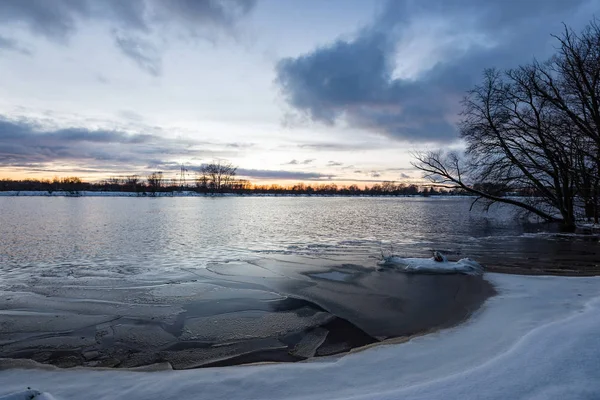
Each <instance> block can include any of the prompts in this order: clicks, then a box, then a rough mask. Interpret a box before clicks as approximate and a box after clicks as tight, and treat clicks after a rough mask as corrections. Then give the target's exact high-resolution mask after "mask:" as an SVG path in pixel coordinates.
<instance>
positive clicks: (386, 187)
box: [0, 171, 469, 196]
mask: <svg viewBox="0 0 600 400" xmlns="http://www.w3.org/2000/svg"><path fill="white" fill-rule="evenodd" d="M0 191H17V192H26V191H41V192H48V193H53V192H66V193H70V194H74V195H75V194H78V193H80V192H82V191H90V192H128V193H131V192H133V193H137V194H138V195H140V196H144V195H147V196H153V195H156V193H175V192H181V191H186V192H196V193H207V194H210V193H237V194H253V193H256V194H275V195H286V194H291V195H337V196H416V195H419V196H438V195H469V193H468V192H466V191H464V190H461V189H452V188H435V187H427V186H424V187H423V186H417V185H414V184H410V185H407V184H404V183H396V182H391V181H390V182H382V183H376V184H373V185H371V186H369V185H367V186H365V187H364V188H361V187H359V186H358V185H349V186H346V185H337V184H335V183H322V184H314V185H311V184H305V183H297V184H293V185H288V186H283V185H278V184H272V185H253V184H252V183H251V182H249V181H247V180H244V179H231V178H230V179H229V180H228V182H227V184H223V183H221V186H217V185H213V184H212V183H211V182H208V183H206V182H205V181H204V180H199V181H197V182H195V183H193V184H189V185H187V186H184V187H182V186H181V185H180V182H179V180H178V179H166V178H164V174H163V173H162V172H161V171H157V172H153V173H152V174H150V175H148V177H147V178H146V179H145V180H144V179H142V178H141V177H139V176H137V175H132V176H129V177H125V178H119V177H113V178H109V179H106V180H103V181H101V182H84V181H82V180H81V179H79V178H77V177H68V178H59V179H52V180H45V179H42V180H35V179H26V180H11V179H1V180H0Z"/></svg>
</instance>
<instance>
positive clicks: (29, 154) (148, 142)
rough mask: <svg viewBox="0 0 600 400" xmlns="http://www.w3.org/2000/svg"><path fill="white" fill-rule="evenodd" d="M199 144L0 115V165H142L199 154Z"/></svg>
mask: <svg viewBox="0 0 600 400" xmlns="http://www.w3.org/2000/svg"><path fill="white" fill-rule="evenodd" d="M200 148H201V149H206V143H200V142H196V141H191V140H185V139H166V138H162V137H159V136H156V135H152V134H139V133H138V134H130V133H127V132H122V131H118V130H105V129H95V130H94V129H86V128H67V129H44V128H42V127H41V126H40V125H39V124H37V123H36V122H35V121H29V120H19V121H15V120H8V119H5V118H2V117H0V166H11V167H20V168H26V167H28V166H30V167H32V168H40V167H41V166H43V165H49V164H52V163H67V164H73V163H76V164H79V165H80V166H89V165H92V164H96V165H99V166H100V165H101V166H102V168H104V169H105V170H108V169H111V168H118V167H129V166H140V167H144V166H146V165H148V164H152V163H153V162H154V160H157V159H163V158H164V157H165V156H173V157H180V156H200V155H203V153H202V150H199V149H200ZM214 153H215V152H214V151H213V152H211V154H214ZM82 164H83V165H82Z"/></svg>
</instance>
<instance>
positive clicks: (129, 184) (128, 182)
mask: <svg viewBox="0 0 600 400" xmlns="http://www.w3.org/2000/svg"><path fill="white" fill-rule="evenodd" d="M141 185H142V181H141V179H140V177H139V175H129V176H127V177H125V186H126V188H127V190H130V191H132V192H137V191H139V189H140V187H141Z"/></svg>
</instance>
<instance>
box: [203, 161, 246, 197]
mask: <svg viewBox="0 0 600 400" xmlns="http://www.w3.org/2000/svg"><path fill="white" fill-rule="evenodd" d="M236 171H237V167H234V166H233V164H231V163H230V162H227V161H222V160H217V161H213V162H212V163H210V164H204V165H202V167H201V168H200V174H201V175H200V177H201V179H202V181H200V182H201V184H206V186H207V187H208V188H209V189H212V190H215V191H222V190H224V189H228V188H230V186H231V183H232V181H233V179H234V178H235V175H236Z"/></svg>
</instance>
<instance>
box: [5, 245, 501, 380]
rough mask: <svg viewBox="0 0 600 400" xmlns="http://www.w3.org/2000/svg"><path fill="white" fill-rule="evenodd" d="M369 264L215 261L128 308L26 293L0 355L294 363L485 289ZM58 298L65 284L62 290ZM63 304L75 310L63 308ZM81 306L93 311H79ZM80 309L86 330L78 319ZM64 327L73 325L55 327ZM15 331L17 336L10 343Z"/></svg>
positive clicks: (371, 338) (383, 332)
mask: <svg viewBox="0 0 600 400" xmlns="http://www.w3.org/2000/svg"><path fill="white" fill-rule="evenodd" d="M375 262H376V260H375V259H367V260H364V261H363V263H349V262H347V261H346V260H345V258H344V257H342V258H339V259H337V258H336V257H329V258H328V259H327V260H320V259H318V258H314V257H308V258H307V257H299V256H277V257H276V258H264V259H253V260H252V262H251V263H247V264H244V263H243V262H235V263H225V264H223V268H224V269H226V270H227V275H226V277H225V278H224V276H225V275H223V274H219V268H220V266H219V265H217V264H214V265H213V266H212V267H211V269H212V270H211V271H209V270H202V271H200V272H198V273H194V274H192V275H193V276H194V278H193V279H191V280H189V281H185V280H182V279H178V280H177V282H176V283H169V284H160V285H156V286H154V287H152V286H151V287H149V288H144V289H131V291H130V292H127V295H128V296H129V297H130V298H131V299H132V301H135V302H134V303H133V304H129V303H125V302H123V301H125V300H127V297H123V296H121V295H122V292H118V294H119V295H120V296H121V297H120V301H121V302H118V303H117V302H113V301H107V300H106V299H108V298H110V295H109V294H107V293H104V292H99V291H93V292H89V294H91V295H94V294H98V295H101V298H102V299H103V300H102V301H93V300H94V299H88V298H86V299H85V302H84V303H81V302H80V301H78V299H69V298H67V299H65V300H64V301H62V300H61V299H60V298H51V299H52V300H51V301H41V298H40V299H39V300H38V297H33V298H31V299H28V300H22V301H20V302H16V303H15V307H18V305H19V304H22V305H26V306H27V308H28V310H29V311H27V312H25V311H20V310H19V309H18V308H17V309H13V311H11V313H16V314H17V315H19V318H18V319H16V320H15V321H16V323H15V321H13V323H12V324H11V325H6V324H5V326H6V327H9V328H10V329H9V331H7V332H6V336H5V340H6V341H5V342H3V343H4V344H3V345H2V346H0V356H2V357H9V358H31V359H35V360H38V361H40V362H44V363H49V364H54V365H58V366H61V367H70V366H74V365H83V366H89V367H107V366H108V367H117V368H120V367H122V368H125V367H127V368H129V367H137V366H141V365H147V364H152V363H158V362H165V361H166V362H170V363H171V364H172V365H173V367H174V368H176V369H185V368H199V367H207V366H219V365H233V364H242V363H254V362H272V361H298V360H303V359H306V358H310V357H313V356H317V357H318V356H327V355H332V354H340V353H344V352H347V351H349V350H351V349H353V348H357V347H363V346H365V345H369V344H373V343H376V342H378V341H380V340H384V339H387V338H393V337H401V336H412V335H415V334H419V333H422V332H427V331H430V330H432V329H438V328H441V327H444V326H449V325H452V324H455V323H457V322H459V321H461V320H462V319H464V318H466V317H468V315H469V314H470V313H471V312H472V311H473V310H475V309H476V308H477V307H479V306H480V305H481V304H482V302H483V301H484V300H485V299H486V298H487V297H488V296H490V295H491V294H492V290H491V287H490V286H489V284H488V283H487V282H486V281H485V280H484V279H482V278H481V277H471V276H462V275H450V276H436V275H407V274H403V273H400V272H397V271H392V270H383V271H382V270H378V269H377V268H376V265H375ZM262 271H276V272H277V273H276V274H275V273H266V274H264V273H263V272H262ZM244 272H247V274H244ZM340 278H341V279H340ZM136 290H137V292H136ZM65 293H69V289H68V287H63V288H62V289H61V295H64V294H65ZM72 293H76V294H78V295H84V294H85V292H84V291H81V290H79V289H78V291H76V292H72ZM136 293H139V297H138V296H136ZM140 299H143V301H141V300H140ZM65 304H66V305H70V304H77V307H76V308H74V309H73V310H74V311H73V312H72V313H70V312H69V311H68V310H70V308H69V307H68V306H65ZM88 304H89V305H93V307H90V308H87V309H86V307H85V305H88ZM115 305H116V306H115ZM36 307H37V310H36ZM55 308H57V309H59V310H61V311H60V312H61V321H62V322H63V323H62V324H56V323H55V324H48V325H47V327H46V329H47V331H43V330H42V331H37V332H31V331H30V330H31V327H33V326H36V325H35V324H34V323H33V322H34V321H35V318H36V315H38V313H47V314H48V315H52V314H51V313H52V312H53V310H54V309H55ZM153 310H156V311H157V312H158V313H157V314H156V315H153ZM32 311H35V312H32ZM19 313H22V315H20V314H19ZM86 313H87V314H89V315H87V316H86V317H85V318H84V319H85V320H86V321H89V322H90V323H85V324H84V323H82V322H79V323H75V322H76V321H78V318H81V315H86ZM96 313H98V314H99V315H98V316H97V317H96V316H95V315H96ZM111 313H112V314H111ZM117 313H118V314H117ZM44 315H46V314H44ZM5 318H9V317H8V316H5ZM46 320H48V321H50V322H53V318H49V317H48V318H46ZM1 321H2V315H1V314H0V323H1ZM94 321H97V323H96V324H94V323H93V322H94ZM63 324H66V325H69V326H72V327H73V329H72V330H70V331H64V330H63V331H59V330H58V328H59V327H60V326H66V325H63ZM36 329H38V328H36ZM38 330H39V329H38ZM3 334H4V333H3ZM28 334H35V336H31V337H29V336H26V335H28ZM11 335H16V336H11ZM23 335H25V336H23ZM17 336H18V337H20V339H22V340H11V337H15V338H16V337H17Z"/></svg>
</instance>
